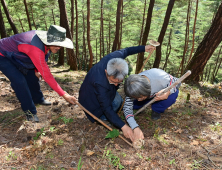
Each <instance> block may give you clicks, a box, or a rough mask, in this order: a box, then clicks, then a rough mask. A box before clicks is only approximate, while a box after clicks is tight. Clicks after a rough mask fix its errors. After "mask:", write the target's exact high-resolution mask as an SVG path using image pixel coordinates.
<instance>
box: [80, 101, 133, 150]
mask: <svg viewBox="0 0 222 170" xmlns="http://www.w3.org/2000/svg"><path fill="white" fill-rule="evenodd" d="M76 104H77V105H78V106H79V107H80V108H81V109H83V110H84V111H85V112H86V113H88V114H89V115H90V116H92V117H93V118H94V119H95V120H97V121H98V122H99V123H101V124H102V125H103V126H105V127H106V128H107V129H109V130H110V131H112V130H113V129H112V128H111V127H109V126H108V125H107V124H105V123H104V122H103V121H102V120H100V119H99V118H98V117H96V116H95V115H93V114H92V113H91V112H90V111H88V110H87V109H86V108H84V107H83V106H82V105H81V104H80V103H78V102H76ZM118 137H119V138H121V139H122V140H124V141H125V142H126V143H127V144H129V145H130V146H132V147H133V145H132V144H131V143H130V142H129V141H127V140H126V139H125V138H124V137H122V136H121V135H119V136H118Z"/></svg>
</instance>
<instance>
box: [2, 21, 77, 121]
mask: <svg viewBox="0 0 222 170" xmlns="http://www.w3.org/2000/svg"><path fill="white" fill-rule="evenodd" d="M61 47H66V48H71V49H72V48H73V43H72V41H71V40H70V39H68V38H66V29H64V28H62V27H60V26H56V25H51V26H50V27H49V30H48V31H38V30H33V31H28V32H24V33H20V34H16V35H13V36H11V37H7V38H3V39H0V71H2V73H3V74H4V75H5V76H6V77H8V79H9V80H10V82H11V87H12V88H13V90H14V91H15V94H16V96H17V98H18V99H19V101H20V103H21V107H22V110H23V111H24V112H25V115H26V118H27V120H28V121H35V122H39V118H38V116H37V110H36V107H35V104H42V105H50V104H51V103H50V102H48V101H46V100H44V97H43V94H42V91H41V90H40V85H39V80H40V79H41V77H42V78H43V79H44V80H45V81H46V82H47V83H48V84H49V86H50V87H51V88H52V89H53V90H55V91H56V92H57V93H58V94H59V95H60V96H62V97H63V98H64V99H65V100H66V101H68V102H69V103H72V104H74V103H75V101H76V98H75V97H74V96H70V95H69V94H67V93H66V92H65V91H63V90H62V88H61V87H60V86H59V84H58V83H57V82H56V80H55V79H54V78H53V76H52V74H51V72H50V70H49V67H48V65H47V63H46V61H47V60H48V57H49V55H50V54H51V53H56V52H57V51H58V50H59V49H60V48H61Z"/></svg>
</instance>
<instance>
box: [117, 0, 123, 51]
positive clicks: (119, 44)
mask: <svg viewBox="0 0 222 170" xmlns="http://www.w3.org/2000/svg"><path fill="white" fill-rule="evenodd" d="M122 33H123V1H122V4H121V20H120V35H119V43H118V50H120V49H121V43H122Z"/></svg>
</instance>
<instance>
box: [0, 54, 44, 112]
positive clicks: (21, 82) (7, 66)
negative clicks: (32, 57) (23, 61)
mask: <svg viewBox="0 0 222 170" xmlns="http://www.w3.org/2000/svg"><path fill="white" fill-rule="evenodd" d="M0 71H2V73H3V74H4V75H5V76H6V77H8V79H9V80H10V81H11V87H12V88H13V90H14V91H15V94H16V96H17V98H18V99H19V101H20V103H21V107H22V110H23V111H28V110H29V111H30V112H31V113H32V114H36V113H37V110H36V107H35V105H34V103H41V102H43V101H44V97H43V94H42V91H41V90H40V84H39V80H38V78H37V77H36V76H35V70H34V69H33V70H29V71H28V73H27V75H24V74H23V73H21V72H20V71H19V70H18V69H17V67H16V66H15V65H14V64H13V63H12V62H11V61H10V60H9V59H7V58H6V57H3V56H0Z"/></svg>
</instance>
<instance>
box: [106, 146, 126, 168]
mask: <svg viewBox="0 0 222 170" xmlns="http://www.w3.org/2000/svg"><path fill="white" fill-rule="evenodd" d="M105 156H106V157H107V158H108V160H109V162H110V163H111V164H112V165H113V166H114V167H118V168H119V169H124V168H125V167H124V166H123V165H121V164H120V158H119V157H118V156H115V155H114V154H112V153H111V151H110V150H107V151H106V153H105Z"/></svg>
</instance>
